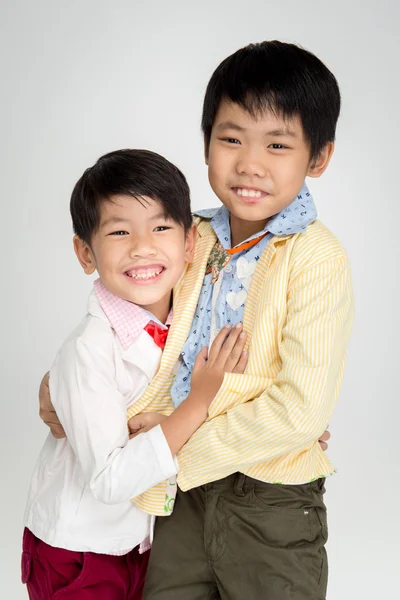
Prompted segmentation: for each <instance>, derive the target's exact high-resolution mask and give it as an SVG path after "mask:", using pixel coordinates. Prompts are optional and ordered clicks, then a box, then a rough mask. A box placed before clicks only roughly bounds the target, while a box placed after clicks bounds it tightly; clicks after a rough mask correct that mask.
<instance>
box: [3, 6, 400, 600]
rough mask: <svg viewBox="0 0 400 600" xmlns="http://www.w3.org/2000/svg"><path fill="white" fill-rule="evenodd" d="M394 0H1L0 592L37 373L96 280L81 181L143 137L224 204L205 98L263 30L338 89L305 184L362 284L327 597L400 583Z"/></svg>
mask: <svg viewBox="0 0 400 600" xmlns="http://www.w3.org/2000/svg"><path fill="white" fill-rule="evenodd" d="M399 6H400V4H399V3H398V2H397V0H392V1H389V0H379V1H378V0H377V1H372V0H365V1H361V0H352V1H349V0H346V1H344V0H336V1H335V2H327V1H324V0H319V1H307V0H291V1H290V0H279V1H278V0H276V1H275V2H271V1H269V0H259V1H258V0H246V1H244V0H242V1H240V2H239V1H235V0H221V1H218V0H213V1H211V0H210V1H209V0H199V1H197V2H191V1H189V0H186V1H185V0H175V1H174V0H169V1H165V2H164V1H161V0H160V1H159V2H156V1H152V0H142V1H140V2H138V1H135V0H129V1H128V0H126V1H118V0H114V1H113V2H104V1H102V0H69V1H68V2H67V1H64V2H61V1H58V0H42V1H40V0H36V2H31V1H29V0H24V1H21V0H12V1H11V0H9V1H5V0H2V1H1V15H0V26H1V32H0V44H1V52H0V61H1V79H0V85H1V111H0V119H1V123H0V132H1V134H0V135H1V137H0V140H1V161H0V169H1V235H0V243H1V280H2V284H1V311H0V314H1V318H2V326H1V339H2V344H1V350H2V356H1V363H0V364H1V368H2V373H1V386H2V391H1V419H0V427H1V430H0V443H1V451H0V458H1V472H0V482H1V483H0V486H1V487H0V489H1V494H0V498H1V512H0V516H1V528H0V533H1V535H0V541H1V543H0V553H1V555H0V596H1V598H4V599H6V600H18V599H22V598H26V592H25V590H24V588H23V586H22V585H21V584H20V567H19V563H20V546H21V532H22V515H23V510H24V505H25V499H26V494H27V488H28V484H29V479H30V475H31V472H32V469H33V466H34V463H35V460H36V457H37V454H38V452H39V449H40V447H41V445H42V442H43V440H44V438H45V436H46V433H47V432H46V428H45V427H44V426H43V424H42V423H41V421H40V420H39V417H38V415H37V413H38V403H37V390H38V385H39V381H40V379H41V377H42V375H43V373H44V372H45V371H46V370H47V369H48V368H49V367H50V365H51V363H52V360H53V357H54V356H55V353H56V351H57V349H58V347H59V345H60V344H61V342H62V341H63V339H64V338H65V336H66V335H67V334H68V333H69V332H70V331H71V329H72V328H74V327H75V325H76V324H77V323H78V321H79V320H80V318H81V317H82V316H83V314H84V312H85V308H86V298H87V294H88V291H89V289H90V287H91V279H90V278H87V277H86V276H85V275H84V274H83V273H82V272H81V270H80V268H79V265H78V263H77V261H76V259H75V256H74V254H73V251H72V245H71V238H72V232H71V225H70V218H69V209H68V202H69V195H70V193H71V189H72V186H73V184H74V183H75V181H76V179H77V178H78V177H79V176H80V175H81V173H82V172H83V170H84V169H85V168H86V167H87V166H89V165H91V164H93V162H94V161H95V160H96V159H97V158H98V157H99V156H100V155H101V154H103V153H105V152H108V151H111V150H114V149H117V148H126V147H136V148H148V149H152V150H155V151H157V152H160V153H162V154H164V155H165V156H166V157H168V158H169V159H170V160H171V161H173V162H175V163H176V164H177V165H178V166H179V167H180V168H181V169H182V170H183V172H184V173H185V174H186V175H187V178H188V181H189V184H190V186H191V189H192V198H193V206H194V207H195V208H200V207H211V206H216V205H218V201H217V199H216V198H215V197H214V196H213V193H212V192H211V189H210V188H209V185H208V181H207V172H206V167H205V165H204V161H203V155H202V139H201V134H200V114H201V105H202V97H203V94H204V91H205V87H206V84H207V81H208V79H209V77H210V75H211V73H212V72H213V70H214V69H215V67H216V66H217V65H218V63H219V62H220V61H221V60H222V59H223V58H225V57H226V56H227V55H228V54H231V53H232V52H234V51H235V50H236V49H238V48H239V47H241V46H243V45H246V44H248V43H250V42H259V41H262V40H264V39H280V40H283V41H289V42H295V43H298V44H301V45H303V46H304V47H306V48H307V49H310V50H311V51H312V52H314V53H315V54H317V55H318V56H319V57H320V58H321V59H322V60H323V61H324V62H325V63H326V64H327V65H328V67H329V68H330V69H331V70H332V71H333V72H334V73H335V75H336V76H337V79H338V81H339V83H340V87H341V92H342V97H343V110H342V115H341V118H340V124H339V128H338V133H337V145H336V152H335V155H334V158H333V160H332V163H331V166H330V167H329V169H328V171H327V173H326V174H325V175H324V176H323V177H322V179H321V180H318V181H317V180H311V181H310V188H311V190H312V192H313V195H314V198H315V200H316V203H317V206H318V209H319V216H320V218H321V220H323V221H324V222H325V224H327V225H328V227H329V228H330V229H331V230H332V231H333V232H334V233H335V234H336V235H337V236H338V237H339V239H340V240H341V242H342V243H343V244H344V246H345V247H346V249H347V250H348V253H349V256H350V260H351V263H352V269H353V274H354V287H355V299H356V316H355V325H354V331H353V338H352V344H351V348H350V352H349V359H348V365H347V370H346V375H345V380H344V384H343V389H342V393H341V396H340V401H339V404H338V407H337V410H336V412H335V415H334V418H333V420H332V423H331V431H332V442H331V445H330V449H329V455H330V457H331V459H332V460H333V462H334V463H335V465H336V466H337V467H338V474H337V475H336V476H335V477H333V478H331V479H330V480H329V482H328V493H327V498H326V500H327V503H328V508H329V522H330V541H329V545H328V551H329V556H330V585H329V594H328V598H329V600H350V599H353V598H357V599H363V600H376V599H377V598H389V597H390V598H399V597H400V583H399V577H398V572H399V566H398V565H399V559H400V552H399V548H398V544H399V534H400V526H399V507H398V501H399V500H398V499H399V496H400V484H399V480H400V474H399V468H398V465H399V450H398V440H397V435H398V429H399V415H400V411H399V403H400V397H399V393H398V379H397V378H398V377H399V371H400V364H399V363H400V356H399V350H398V348H399V333H400V331H399V309H398V302H399V274H400V268H399V258H400V257H399V227H400V213H399V184H398V175H399V172H400V166H399V158H400V156H399V143H400V128H399V106H400V83H399V59H400V49H399V34H398V29H399V22H400V9H399ZM266 597H267V595H266ZM188 600H190V599H189V598H188ZM243 600H247V599H243Z"/></svg>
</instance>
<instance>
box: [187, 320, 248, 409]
mask: <svg viewBox="0 0 400 600" xmlns="http://www.w3.org/2000/svg"><path fill="white" fill-rule="evenodd" d="M245 342H246V334H245V333H244V331H243V328H242V324H241V323H239V324H238V325H236V326H235V327H233V328H232V327H230V326H229V325H227V326H225V327H223V328H222V329H221V331H220V332H219V333H218V335H217V336H216V338H215V340H214V342H213V343H212V345H211V347H210V349H209V350H208V349H207V348H202V349H201V350H200V352H199V354H198V355H197V358H196V361H195V363H194V367H193V372H192V381H191V392H190V396H191V397H195V398H196V401H197V402H201V403H204V404H205V405H206V406H207V409H208V408H209V406H210V404H211V402H212V401H213V399H214V397H215V396H216V395H217V393H218V390H219V388H220V387H221V385H222V382H223V379H224V374H225V373H243V372H244V370H245V368H246V365H247V360H248V356H247V353H246V352H245V351H244V345H245Z"/></svg>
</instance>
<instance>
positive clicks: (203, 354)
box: [193, 346, 208, 371]
mask: <svg viewBox="0 0 400 600" xmlns="http://www.w3.org/2000/svg"><path fill="white" fill-rule="evenodd" d="M207 358H208V348H207V346H203V348H202V349H201V350H200V352H199V353H198V355H197V356H196V360H195V361H194V366H193V371H194V370H195V369H201V367H203V366H204V365H205V363H206V361H207Z"/></svg>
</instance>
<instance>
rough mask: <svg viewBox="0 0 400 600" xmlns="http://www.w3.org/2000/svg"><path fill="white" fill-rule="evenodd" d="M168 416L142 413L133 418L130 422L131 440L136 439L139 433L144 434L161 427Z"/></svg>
mask: <svg viewBox="0 0 400 600" xmlns="http://www.w3.org/2000/svg"><path fill="white" fill-rule="evenodd" d="M166 418H167V416H166V415H161V414H160V413H146V412H145V413H141V414H140V415H135V416H134V417H131V418H130V419H129V421H128V429H129V439H131V438H133V437H135V436H136V435H138V434H139V433H144V432H145V431H149V429H153V427H156V426H157V425H160V423H162V422H163V421H164V419H166Z"/></svg>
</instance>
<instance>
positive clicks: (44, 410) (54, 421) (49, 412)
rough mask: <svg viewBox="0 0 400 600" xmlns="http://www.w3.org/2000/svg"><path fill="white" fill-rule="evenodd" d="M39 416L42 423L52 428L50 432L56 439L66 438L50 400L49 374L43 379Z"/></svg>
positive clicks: (40, 389) (40, 391)
mask: <svg viewBox="0 0 400 600" xmlns="http://www.w3.org/2000/svg"><path fill="white" fill-rule="evenodd" d="M39 416H40V418H41V419H42V421H43V422H44V423H45V424H46V425H47V427H50V431H51V433H52V435H53V437H55V438H56V439H61V438H65V437H66V435H65V431H64V429H63V426H62V425H61V423H60V421H59V420H58V417H57V414H56V411H55V410H54V406H53V405H52V403H51V399H50V389H49V374H48V373H46V375H45V376H44V377H43V379H42V381H41V384H40V387H39Z"/></svg>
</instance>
